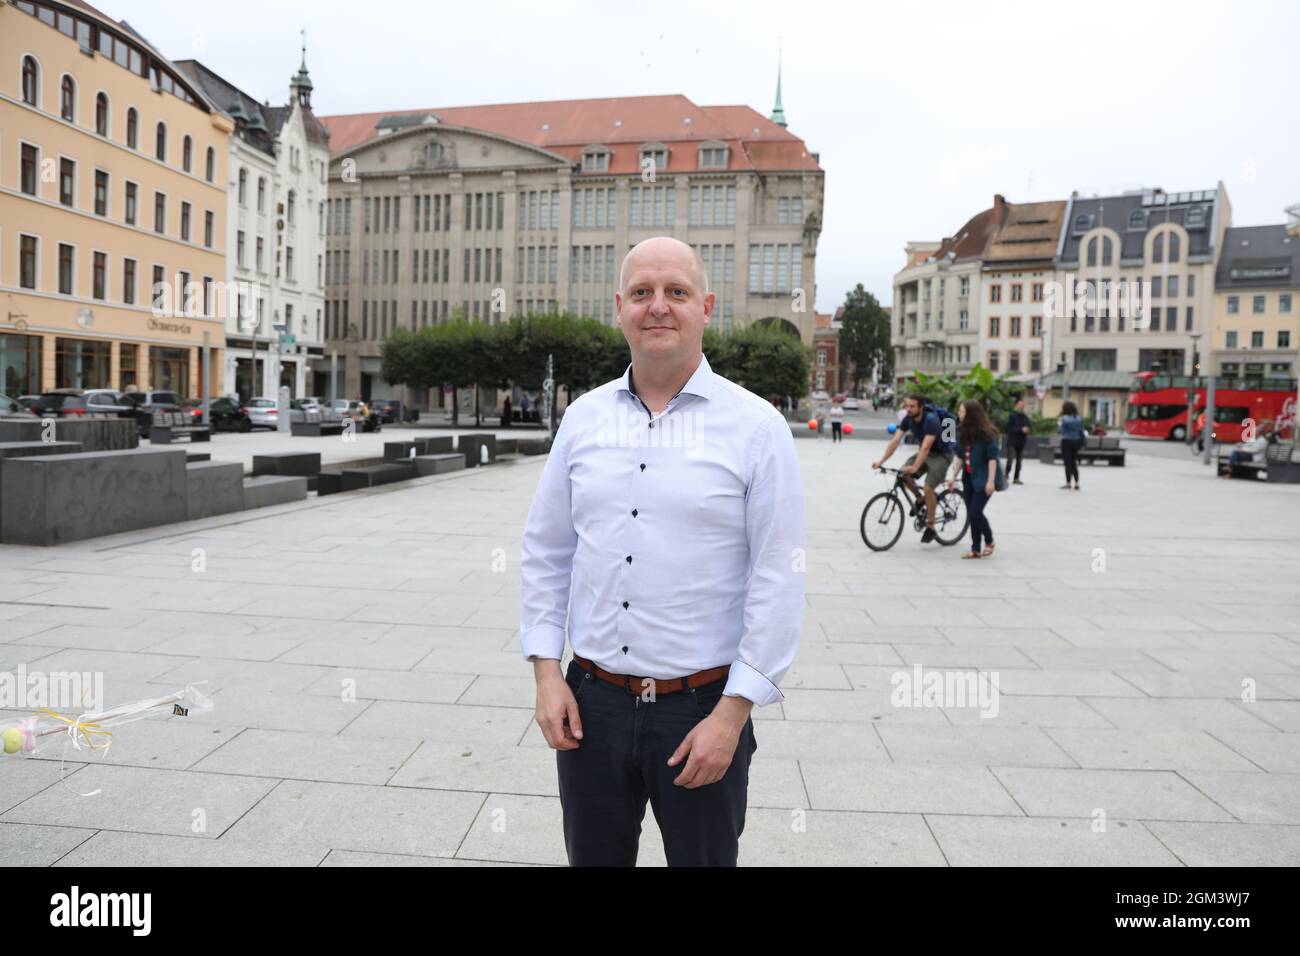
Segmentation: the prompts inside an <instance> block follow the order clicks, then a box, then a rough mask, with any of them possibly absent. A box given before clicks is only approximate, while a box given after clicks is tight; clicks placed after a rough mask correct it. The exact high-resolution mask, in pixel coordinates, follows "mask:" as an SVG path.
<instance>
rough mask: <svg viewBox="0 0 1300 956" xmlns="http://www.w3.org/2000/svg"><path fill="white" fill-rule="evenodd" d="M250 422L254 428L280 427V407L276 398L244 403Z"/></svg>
mask: <svg viewBox="0 0 1300 956" xmlns="http://www.w3.org/2000/svg"><path fill="white" fill-rule="evenodd" d="M244 408H246V409H248V420H249V422H251V423H252V426H253V427H254V428H276V429H278V428H279V427H280V406H279V405H278V404H277V403H276V401H275V399H274V398H250V399H249V400H248V401H247V402H245V403H244Z"/></svg>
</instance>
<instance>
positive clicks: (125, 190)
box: [0, 0, 231, 397]
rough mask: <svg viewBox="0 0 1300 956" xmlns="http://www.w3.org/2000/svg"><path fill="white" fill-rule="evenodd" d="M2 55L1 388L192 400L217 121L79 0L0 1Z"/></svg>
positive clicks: (194, 94)
mask: <svg viewBox="0 0 1300 956" xmlns="http://www.w3.org/2000/svg"><path fill="white" fill-rule="evenodd" d="M0 64H3V67H4V69H3V78H2V79H0V299H2V300H3V303H2V304H3V308H0V389H2V390H3V392H4V393H5V394H7V395H10V396H14V397H16V396H17V395H19V394H34V393H39V392H41V391H45V390H49V389H52V388H57V387H83V388H90V387H114V388H127V387H136V388H140V389H151V388H152V389H171V390H175V391H178V392H181V393H183V394H185V395H188V396H194V397H197V396H198V395H199V394H200V392H201V388H202V386H203V382H202V380H201V374H202V373H201V368H200V365H201V363H200V356H201V349H202V346H203V344H204V341H205V337H206V339H207V341H208V342H209V343H210V344H211V346H212V359H211V360H212V365H213V368H215V369H220V367H221V361H222V359H221V346H222V344H223V338H224V335H223V327H222V323H221V321H220V319H218V318H217V317H215V316H213V315H212V313H214V312H215V311H216V310H217V308H218V303H217V302H216V301H215V299H216V297H217V293H218V291H219V290H218V289H217V288H216V286H217V284H220V283H222V282H223V279H224V276H225V250H224V241H223V237H224V235H225V215H226V192H225V176H226V159H227V156H228V153H229V147H228V137H229V134H230V130H231V124H230V122H229V120H228V119H227V118H225V117H223V116H221V115H220V114H219V113H217V112H215V111H214V110H213V108H212V105H211V104H210V103H209V102H208V101H207V100H206V99H205V98H204V96H203V95H202V94H201V93H200V92H199V91H197V90H196V89H195V88H194V87H193V86H192V85H191V83H190V82H189V81H188V80H187V79H186V78H185V77H184V76H183V75H182V74H181V73H180V72H179V71H177V70H176V69H175V68H174V66H173V65H172V64H171V63H169V62H168V61H167V60H166V59H165V58H164V57H163V56H161V55H160V54H159V53H158V52H157V51H156V50H154V49H153V48H152V47H151V46H150V45H149V44H148V43H146V42H145V41H144V40H143V39H141V37H139V36H138V35H137V34H136V33H134V32H133V31H132V30H131V29H130V28H129V27H128V26H126V25H124V24H121V23H118V22H116V21H114V20H112V19H110V18H108V17H106V16H104V15H103V14H100V13H98V12H97V11H95V10H94V9H93V8H91V7H89V6H86V5H84V4H81V3H53V2H51V3H45V2H42V3H32V2H26V0H19V2H17V3H13V4H10V3H4V4H0ZM156 286H163V287H165V288H166V289H167V290H168V295H166V296H164V297H161V298H160V299H159V301H158V302H157V303H155V302H154V300H153V292H154V290H155V287H156ZM178 287H180V288H185V289H186V290H187V291H186V292H185V293H183V294H182V295H180V296H179V298H178V297H177V295H176V292H177V289H178ZM155 305H157V309H155ZM209 316H212V317H209Z"/></svg>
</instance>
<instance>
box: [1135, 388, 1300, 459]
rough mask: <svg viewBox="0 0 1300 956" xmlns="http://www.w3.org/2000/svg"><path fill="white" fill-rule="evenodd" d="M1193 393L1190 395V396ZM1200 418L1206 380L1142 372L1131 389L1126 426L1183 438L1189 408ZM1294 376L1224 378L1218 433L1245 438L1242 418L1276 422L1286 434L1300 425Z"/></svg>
mask: <svg viewBox="0 0 1300 956" xmlns="http://www.w3.org/2000/svg"><path fill="white" fill-rule="evenodd" d="M1189 396H1190V400H1189ZM1189 408H1191V409H1192V421H1193V422H1195V421H1196V420H1197V418H1198V416H1200V415H1201V414H1202V413H1203V412H1204V411H1205V380H1204V379H1203V378H1200V377H1196V378H1193V377H1190V376H1187V375H1161V374H1159V373H1157V372H1138V373H1137V375H1136V376H1134V378H1133V387H1132V390H1131V391H1130V392H1129V394H1128V418H1127V419H1125V421H1124V431H1125V433H1126V434H1129V435H1140V436H1143V437H1146V438H1166V439H1172V440H1174V441H1182V440H1184V439H1185V438H1186V437H1187V412H1188V409H1189ZM1295 412H1296V381H1295V379H1261V378H1251V379H1245V378H1226V377H1220V378H1219V379H1218V380H1217V381H1216V383H1215V388H1214V437H1215V440H1216V441H1220V442H1238V441H1241V433H1242V429H1243V423H1244V422H1246V421H1247V420H1250V421H1253V422H1255V424H1256V426H1258V425H1260V424H1261V423H1263V422H1266V421H1268V422H1272V423H1273V424H1274V426H1275V428H1276V429H1277V430H1278V432H1279V433H1280V436H1281V437H1283V438H1287V437H1290V435H1291V428H1292V426H1293V425H1294V424H1295Z"/></svg>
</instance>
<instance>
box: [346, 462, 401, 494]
mask: <svg viewBox="0 0 1300 956" xmlns="http://www.w3.org/2000/svg"><path fill="white" fill-rule="evenodd" d="M341 474H342V488H341V490H342V491H360V490H361V489H362V488H376V487H378V486H379V485H391V484H393V483H394V482H398V481H407V480H409V479H411V478H414V477H415V469H414V468H412V467H411V466H410V465H399V464H397V463H395V462H394V463H392V464H388V465H369V466H366V467H364V468H344V469H343V470H342V472H341Z"/></svg>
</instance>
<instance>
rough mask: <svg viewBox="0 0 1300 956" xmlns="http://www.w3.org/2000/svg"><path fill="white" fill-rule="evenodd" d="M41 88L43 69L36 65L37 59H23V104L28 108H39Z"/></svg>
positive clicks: (27, 57) (28, 57) (26, 57)
mask: <svg viewBox="0 0 1300 956" xmlns="http://www.w3.org/2000/svg"><path fill="white" fill-rule="evenodd" d="M40 86H41V69H40V67H38V66H37V65H36V58H35V57H30V56H25V57H23V102H24V103H26V104H27V105H28V106H39V105H40V104H39V103H38V102H36V100H37V94H38V93H39V92H40Z"/></svg>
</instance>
